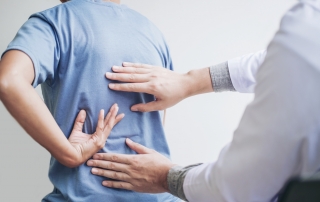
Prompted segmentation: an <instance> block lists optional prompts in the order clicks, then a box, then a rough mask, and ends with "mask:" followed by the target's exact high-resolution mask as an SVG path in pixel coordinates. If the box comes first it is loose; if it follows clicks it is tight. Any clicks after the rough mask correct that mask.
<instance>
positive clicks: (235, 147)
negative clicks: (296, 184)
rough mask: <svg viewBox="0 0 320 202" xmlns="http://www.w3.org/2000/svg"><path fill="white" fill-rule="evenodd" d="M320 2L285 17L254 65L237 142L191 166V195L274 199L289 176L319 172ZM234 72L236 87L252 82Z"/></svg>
mask: <svg viewBox="0 0 320 202" xmlns="http://www.w3.org/2000/svg"><path fill="white" fill-rule="evenodd" d="M317 2H319V1H317ZM318 6H319V7H317V8H315V7H314V6H313V5H312V4H309V3H303V2H301V3H299V4H297V5H296V6H295V7H293V8H292V9H291V10H290V11H289V12H287V14H286V15H285V16H284V17H283V19H282V21H281V26H280V30H279V31H278V32H277V34H276V35H275V37H274V39H273V40H272V42H271V43H270V45H269V47H268V53H267V55H266V59H265V61H264V62H263V64H262V65H261V67H260V68H259V71H257V76H256V78H257V84H256V87H255V98H254V101H253V102H252V103H251V104H250V105H249V106H248V107H247V108H246V110H245V112H244V115H243V117H242V119H241V122H240V124H239V127H238V128H237V130H236V131H235V132H234V136H233V140H232V142H231V143H230V144H229V145H227V146H226V147H225V148H224V149H223V150H222V151H221V153H220V156H219V158H218V160H217V161H216V162H214V163H207V164H203V165H200V166H197V167H194V168H192V169H191V170H189V171H188V172H187V174H186V177H185V180H184V183H183V190H184V193H185V196H186V198H187V199H188V201H190V202H199V201H201V202H255V201H262V202H266V201H271V200H272V199H273V198H274V197H275V196H276V195H277V194H278V192H279V191H280V189H281V188H282V187H283V185H284V184H285V182H286V181H287V180H288V179H290V178H291V177H293V176H296V175H303V174H310V173H315V172H316V171H318V170H319V168H320V155H319V154H320V135H319V134H320V124H319V123H320V104H319V103H320V93H319V86H320V60H319V53H320V38H319V35H320V24H319V21H320V3H318ZM241 61H242V60H241V59H239V60H238V63H239V64H241ZM240 69H242V68H240ZM250 71H251V70H248V72H250ZM237 74H241V75H240V77H239V76H237V77H234V78H239V79H236V80H237V81H239V83H238V84H236V86H235V87H236V88H238V90H240V91H245V90H247V89H248V87H249V86H252V85H251V84H250V83H249V84H245V82H242V81H241V80H240V79H244V78H248V75H249V74H247V73H245V75H243V72H241V73H237ZM254 77H255V76H254V75H252V77H251V78H252V79H251V81H254V79H253V78H254ZM249 80H250V79H249ZM252 83H255V82H252ZM237 85H238V86H237Z"/></svg>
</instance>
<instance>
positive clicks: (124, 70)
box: [106, 62, 213, 112]
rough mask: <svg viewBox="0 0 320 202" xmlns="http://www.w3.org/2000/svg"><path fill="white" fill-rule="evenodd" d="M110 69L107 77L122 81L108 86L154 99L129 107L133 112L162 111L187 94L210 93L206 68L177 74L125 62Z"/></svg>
mask: <svg viewBox="0 0 320 202" xmlns="http://www.w3.org/2000/svg"><path fill="white" fill-rule="evenodd" d="M112 70H113V72H107V73H106V77H107V78H108V79H111V80H117V81H121V82H125V83H120V84H119V83H111V84H109V88H110V89H112V90H116V91H127V92H142V93H149V94H152V95H154V96H155V97H156V98H157V99H156V100H155V101H153V102H150V103H146V104H143V103H141V104H136V105H134V106H132V107H131V110H132V111H140V112H150V111H157V110H165V109H167V108H169V107H172V106H173V105H175V104H177V103H178V102H180V101H181V100H183V99H185V98H187V97H191V96H194V95H198V94H202V93H209V92H213V87H212V83H211V77H210V73H209V68H203V69H196V70H191V71H189V72H188V73H186V74H179V73H176V72H173V71H170V70H168V69H165V68H162V67H155V66H151V65H145V64H134V63H126V62H125V63H123V66H122V67H119V66H113V67H112Z"/></svg>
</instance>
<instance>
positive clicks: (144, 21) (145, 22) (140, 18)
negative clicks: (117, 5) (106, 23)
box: [124, 6, 163, 38]
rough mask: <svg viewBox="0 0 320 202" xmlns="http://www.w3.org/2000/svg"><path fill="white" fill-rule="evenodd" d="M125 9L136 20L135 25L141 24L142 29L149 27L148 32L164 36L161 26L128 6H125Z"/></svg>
mask: <svg viewBox="0 0 320 202" xmlns="http://www.w3.org/2000/svg"><path fill="white" fill-rule="evenodd" d="M124 9H126V13H127V15H129V17H130V18H131V19H132V20H133V21H135V25H136V26H139V28H140V29H143V30H144V29H147V30H148V31H149V32H148V33H150V34H153V35H154V36H157V37H160V38H163V35H162V32H161V31H160V30H159V28H158V27H157V26H156V25H155V24H154V23H153V22H152V21H151V20H149V19H148V18H147V17H146V16H144V15H142V14H141V13H139V12H138V11H135V10H133V9H131V8H128V7H126V6H124Z"/></svg>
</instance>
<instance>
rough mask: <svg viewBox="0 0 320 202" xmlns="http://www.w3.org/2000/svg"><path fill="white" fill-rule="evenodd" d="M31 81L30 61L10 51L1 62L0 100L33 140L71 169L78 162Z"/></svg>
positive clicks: (25, 56) (31, 68)
mask: <svg viewBox="0 0 320 202" xmlns="http://www.w3.org/2000/svg"><path fill="white" fill-rule="evenodd" d="M33 79H34V70H33V64H32V62H31V60H30V58H29V57H28V56H27V55H25V54H24V53H22V52H20V51H9V52H8V53H6V54H5V55H4V56H3V58H2V60H1V61H0V99H1V101H2V102H3V104H4V105H5V107H6V108H7V109H8V111H9V112H10V113H11V115H12V116H13V117H14V118H15V119H16V120H17V121H18V122H19V124H20V125H21V126H22V127H23V128H24V129H25V130H26V132H27V133H28V134H29V135H30V136H31V137H32V138H33V139H34V140H36V141H37V142H38V143H39V144H41V145H42V146H43V147H45V148H46V149H47V150H48V151H49V152H50V153H51V154H52V155H53V156H54V157H55V158H56V159H57V160H58V161H60V162H61V163H62V164H64V165H66V166H69V167H71V166H73V165H74V161H79V160H78V159H76V157H77V155H76V153H75V151H74V148H72V145H71V144H70V143H69V142H68V140H67V139H66V137H65V136H64V134H63V133H62V131H61V130H60V128H59V126H58V125H57V123H56V121H55V120H54V118H53V117H52V115H51V113H50V112H49V110H48V108H47V107H46V106H45V104H44V102H43V101H42V99H41V98H40V97H39V96H38V94H37V92H36V91H35V90H34V88H33V87H32V86H31V83H32V82H33Z"/></svg>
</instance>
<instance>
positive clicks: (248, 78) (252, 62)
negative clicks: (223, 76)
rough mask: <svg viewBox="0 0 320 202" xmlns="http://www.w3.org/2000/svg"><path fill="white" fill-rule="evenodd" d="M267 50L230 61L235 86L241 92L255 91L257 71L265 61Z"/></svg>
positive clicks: (229, 66) (230, 71)
mask: <svg viewBox="0 0 320 202" xmlns="http://www.w3.org/2000/svg"><path fill="white" fill-rule="evenodd" d="M266 54H267V51H266V50H262V51H259V52H257V53H251V54H248V55H244V56H241V57H237V58H234V59H231V60H229V61H228V68H229V73H230V77H231V81H232V84H233V87H234V88H235V90H236V91H238V92H240V93H253V91H254V87H255V85H256V73H257V70H258V69H259V67H260V65H261V64H262V63H263V61H264V59H265V56H266Z"/></svg>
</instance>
